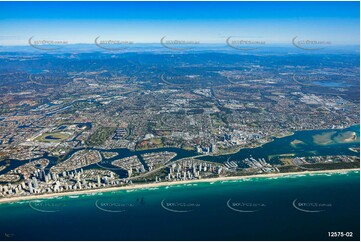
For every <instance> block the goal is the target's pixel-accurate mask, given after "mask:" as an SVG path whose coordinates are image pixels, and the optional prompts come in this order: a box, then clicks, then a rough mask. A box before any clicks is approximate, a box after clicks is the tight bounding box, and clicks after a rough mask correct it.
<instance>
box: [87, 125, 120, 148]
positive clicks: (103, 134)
mask: <svg viewBox="0 0 361 242" xmlns="http://www.w3.org/2000/svg"><path fill="white" fill-rule="evenodd" d="M115 130H116V128H115V127H99V128H98V129H97V130H96V131H95V132H94V133H93V134H92V135H91V136H90V137H89V139H88V141H87V142H86V144H87V145H89V146H97V145H101V144H103V143H104V142H105V141H106V140H107V139H108V138H109V137H110V136H111V135H112V134H113V133H114V131H115Z"/></svg>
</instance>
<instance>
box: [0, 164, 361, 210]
mask: <svg viewBox="0 0 361 242" xmlns="http://www.w3.org/2000/svg"><path fill="white" fill-rule="evenodd" d="M352 171H360V169H359V168H352V169H336V170H318V171H300V172H285V173H272V174H259V175H246V176H229V177H216V178H205V179H201V180H187V181H174V182H160V183H148V184H135V185H128V186H121V187H107V188H98V189H89V190H80V191H69V192H61V193H50V194H39V195H30V196H23V197H9V198H2V199H0V204H4V203H12V202H19V201H29V200H34V199H46V198H56V197H64V196H72V195H83V194H92V193H100V192H113V191H121V190H133V189H144V188H155V187H166V186H175V185H182V184H189V183H211V182H218V181H231V180H242V179H252V178H274V177H285V176H290V175H291V176H292V175H310V174H323V173H345V172H352Z"/></svg>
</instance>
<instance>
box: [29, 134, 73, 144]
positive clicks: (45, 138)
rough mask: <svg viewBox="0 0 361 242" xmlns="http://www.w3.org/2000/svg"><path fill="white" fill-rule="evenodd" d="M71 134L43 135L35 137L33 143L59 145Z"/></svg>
mask: <svg viewBox="0 0 361 242" xmlns="http://www.w3.org/2000/svg"><path fill="white" fill-rule="evenodd" d="M72 135H73V134H72V133H68V132H51V133H44V134H42V135H40V136H39V137H37V138H36V139H35V141H38V142H45V143H54V142H55V143H59V142H62V141H65V140H67V139H69V138H70V137H71V136H72Z"/></svg>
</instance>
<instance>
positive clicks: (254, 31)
mask: <svg viewBox="0 0 361 242" xmlns="http://www.w3.org/2000/svg"><path fill="white" fill-rule="evenodd" d="M0 9H1V12H0V45H26V44H27V41H28V39H29V38H30V37H31V36H34V38H38V39H47V40H48V39H49V40H50V39H52V40H64V41H68V42H69V43H93V42H94V39H95V38H96V37H97V36H101V37H102V38H103V39H112V40H127V41H134V42H136V43H159V40H160V38H162V37H163V36H167V37H168V38H169V39H178V40H195V41H200V42H201V43H224V39H225V38H227V37H228V36H241V37H244V38H253V39H260V40H264V41H266V42H268V43H288V42H289V41H290V40H291V39H292V38H293V37H295V36H300V37H302V38H308V39H315V40H327V41H331V42H332V43H334V44H358V43H359V28H360V27H359V17H360V13H359V2H0Z"/></svg>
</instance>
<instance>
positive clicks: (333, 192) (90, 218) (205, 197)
mask: <svg viewBox="0 0 361 242" xmlns="http://www.w3.org/2000/svg"><path fill="white" fill-rule="evenodd" d="M359 192H360V173H359V172H358V171H351V172H347V173H346V172H345V173H341V174H338V173H325V174H311V175H289V176H285V177H277V178H248V179H239V180H235V181H217V182H213V183H209V182H207V183H192V184H184V185H174V186H167V187H157V188H147V189H136V190H121V191H116V192H104V193H94V194H89V195H79V196H64V197H58V198H51V199H42V200H34V201H22V202H16V203H11V204H0V215H1V216H0V239H2V240H330V239H332V240H359V238H360V208H359V205H360V200H359V197H360V193H359ZM329 232H343V233H344V234H343V237H338V238H330V237H329Z"/></svg>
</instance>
